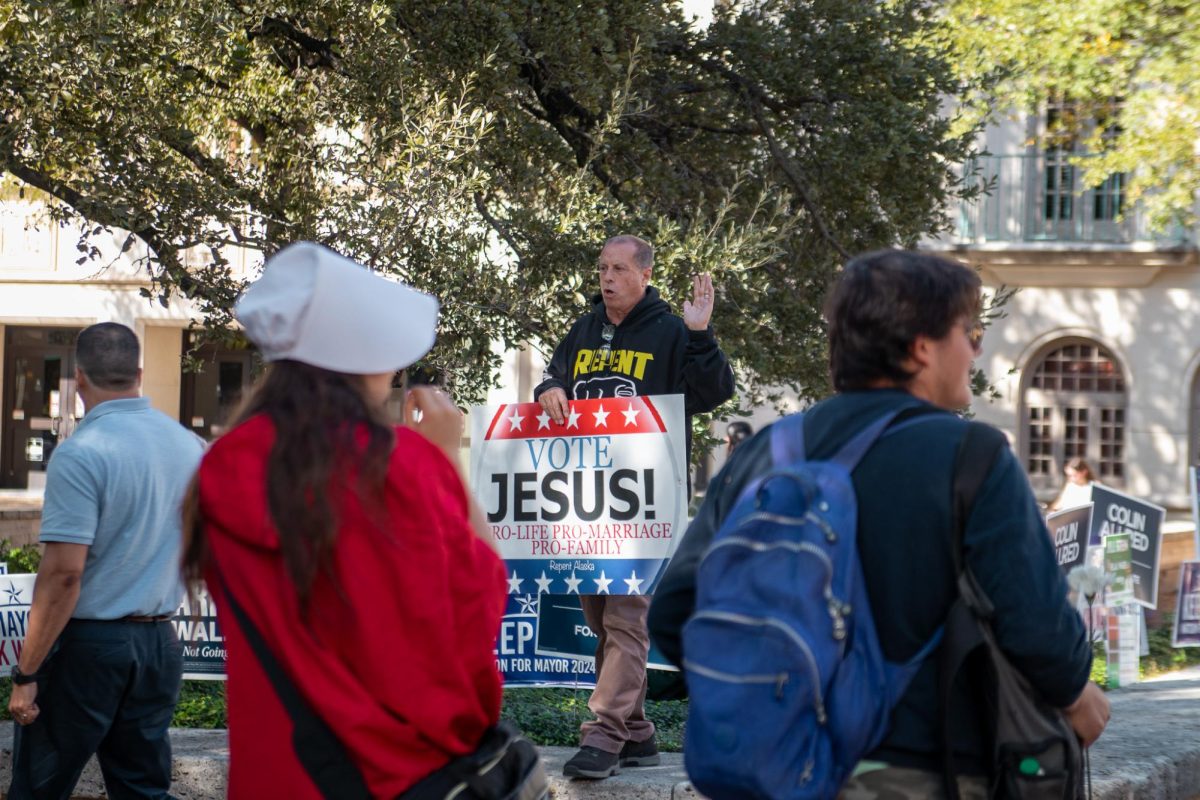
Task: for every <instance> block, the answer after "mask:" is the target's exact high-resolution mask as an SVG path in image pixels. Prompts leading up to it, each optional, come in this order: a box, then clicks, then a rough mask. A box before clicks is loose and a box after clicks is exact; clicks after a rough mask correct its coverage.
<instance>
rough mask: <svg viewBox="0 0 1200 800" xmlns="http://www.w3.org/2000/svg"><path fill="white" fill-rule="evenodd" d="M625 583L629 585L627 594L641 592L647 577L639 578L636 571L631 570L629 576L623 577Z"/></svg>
mask: <svg viewBox="0 0 1200 800" xmlns="http://www.w3.org/2000/svg"><path fill="white" fill-rule="evenodd" d="M623 580H624V581H625V585H626V586H628V587H629V591H628V592H627V594H641V593H642V584H643V583H645V582H646V579H645V578H639V577H638V576H637V573H636V572H630V573H629V577H628V578H624V579H623Z"/></svg>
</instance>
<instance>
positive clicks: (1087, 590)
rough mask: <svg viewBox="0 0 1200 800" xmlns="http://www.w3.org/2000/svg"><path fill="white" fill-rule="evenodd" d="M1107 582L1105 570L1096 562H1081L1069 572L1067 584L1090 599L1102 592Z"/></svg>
mask: <svg viewBox="0 0 1200 800" xmlns="http://www.w3.org/2000/svg"><path fill="white" fill-rule="evenodd" d="M1105 583H1107V580H1106V576H1105V574H1104V570H1102V569H1100V568H1099V567H1097V566H1095V565H1094V564H1080V565H1079V566H1078V567H1073V568H1072V569H1071V571H1070V572H1069V573H1067V585H1068V586H1070V587H1071V588H1072V589H1074V590H1075V591H1077V592H1079V593H1080V594H1081V595H1083V596H1084V597H1086V598H1088V599H1089V600H1090V599H1091V598H1093V597H1095V596H1096V595H1098V594H1100V590H1101V589H1103V588H1104V584H1105Z"/></svg>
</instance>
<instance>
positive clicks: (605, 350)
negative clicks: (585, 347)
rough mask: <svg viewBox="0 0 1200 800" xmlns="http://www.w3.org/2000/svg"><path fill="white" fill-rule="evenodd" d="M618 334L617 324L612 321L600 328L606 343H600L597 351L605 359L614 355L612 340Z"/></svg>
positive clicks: (601, 336)
mask: <svg viewBox="0 0 1200 800" xmlns="http://www.w3.org/2000/svg"><path fill="white" fill-rule="evenodd" d="M616 334H617V326H616V325H613V324H612V323H611V322H610V323H608V324H607V325H605V326H604V327H603V328H601V329H600V338H601V339H603V340H604V344H602V345H600V349H599V350H597V351H596V352H598V353H599V354H600V358H601V359H603V360H604V361H607V360H608V359H609V358H610V357H611V356H612V340H613V336H615V335H616Z"/></svg>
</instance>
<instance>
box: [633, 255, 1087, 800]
mask: <svg viewBox="0 0 1200 800" xmlns="http://www.w3.org/2000/svg"><path fill="white" fill-rule="evenodd" d="M980 310H981V294H980V280H979V277H978V276H977V275H976V274H975V272H973V271H972V270H970V269H968V268H967V267H965V266H963V265H961V264H958V263H955V262H952V261H948V260H945V259H942V258H938V257H936V256H931V255H926V254H920V253H915V252H909V251H901V250H889V251H881V252H876V253H870V254H867V255H862V256H859V257H857V258H855V259H853V260H852V261H850V263H848V264H847V265H846V267H845V269H844V270H843V272H842V273H841V275H840V277H839V279H838V280H837V282H836V284H835V285H834V286H833V288H832V290H831V292H830V295H829V298H828V301H827V304H826V318H827V321H828V326H829V349H830V367H831V373H832V379H833V385H834V388H835V390H836V392H837V393H836V394H835V395H834V396H833V397H830V398H828V399H826V400H824V401H822V402H819V403H817V404H815V405H814V406H812V407H811V408H809V409H808V410H807V411H805V412H804V413H803V414H802V415H793V416H792V417H787V418H784V419H783V420H781V421H779V422H777V423H775V424H774V425H772V426H769V427H768V428H766V429H764V430H762V431H760V432H759V433H758V434H757V435H755V436H754V437H753V438H752V439H750V440H749V441H748V442H746V443H744V444H743V445H741V446H740V447H739V448H738V449H737V451H736V452H735V453H734V454H733V455H732V457H731V458H730V460H729V461H728V462H727V464H726V465H725V467H724V468H723V470H722V471H721V473H720V474H719V475H718V476H717V478H716V479H715V480H714V481H713V483H712V487H713V488H712V489H711V490H710V491H709V493H708V495H707V496H706V498H705V501H704V504H703V506H702V507H701V508H700V510H699V513H698V514H697V517H696V519H695V520H694V521H693V522H692V524H691V526H690V527H689V528H688V531H687V533H686V535H685V536H684V539H683V541H682V542H681V544H680V547H679V550H678V552H677V554H676V556H675V558H674V560H673V561H672V563H671V565H670V566H669V568H668V570H667V573H666V575H665V576H664V578H663V580H662V582H661V584H660V586H659V588H658V590H657V592H656V594H655V597H654V602H653V604H652V606H651V610H650V616H649V627H650V631H651V635H652V637H653V639H654V641H655V643H656V644H657V645H658V646H659V647H660V649H661V650H662V652H663V654H664V655H665V656H666V657H667V658H668V659H669V660H671V661H672V662H673V663H675V664H677V665H679V666H681V667H682V668H683V670H684V672H685V674H686V677H687V681H688V686H689V690H690V693H691V698H692V700H691V704H690V708H689V720H688V731H687V737H686V740H685V749H686V751H687V752H686V756H687V764H688V770H689V774H690V775H691V776H692V778H693V781H694V782H695V783H696V784H697V788H698V789H699V790H700V791H701V792H703V793H705V794H707V795H709V796H712V797H715V798H722V797H745V798H792V797H796V798H799V797H821V798H832V797H837V796H839V792H840V793H841V794H840V796H842V797H845V798H873V797H942V796H946V794H948V793H953V794H954V795H959V794H961V796H966V797H984V796H988V795H989V792H993V793H996V792H997V785H998V783H997V780H998V779H997V777H996V771H997V763H998V762H997V759H998V757H999V756H998V753H1000V751H1001V750H1003V748H999V747H998V745H997V741H998V738H997V735H996V727H997V724H998V723H997V722H996V721H995V720H994V719H993V718H992V715H991V712H990V710H989V708H990V705H989V701H988V700H985V699H984V696H985V695H987V694H988V693H989V692H991V689H990V688H989V686H987V685H985V684H988V682H989V681H988V677H989V676H990V675H991V674H992V673H991V672H989V671H988V670H986V669H984V666H983V664H982V658H980V657H976V658H973V660H971V661H969V662H968V666H967V668H966V669H964V670H960V671H957V672H952V673H950V674H951V675H952V676H954V677H953V679H952V680H947V681H946V686H945V687H942V686H940V685H939V662H940V660H941V659H939V651H941V650H943V648H942V646H941V645H942V642H943V637H945V638H947V639H949V638H951V635H950V633H949V630H950V628H951V627H955V626H951V625H950V624H949V623H948V619H949V618H950V617H951V612H952V610H955V609H958V608H959V607H960V606H961V605H962V601H960V600H959V596H960V588H959V587H960V583H961V584H962V585H963V586H968V587H973V588H974V589H977V590H978V591H977V592H976V593H975V594H977V595H978V597H986V599H987V600H988V601H990V606H991V608H990V609H989V610H990V612H991V613H990V616H989V617H988V619H987V623H988V629H989V631H990V633H988V634H986V635H987V636H991V637H992V640H993V643H994V645H995V648H996V650H997V651H998V653H999V654H1000V655H999V656H998V657H1000V658H1003V659H1005V660H1006V661H1007V663H1008V664H1011V667H1012V672H1013V673H1015V674H1016V676H1017V677H1016V679H1015V680H1017V681H1018V682H1023V683H1024V682H1027V685H1028V688H1029V692H1030V694H1031V695H1033V696H1034V697H1035V698H1036V699H1037V702H1038V703H1044V704H1045V705H1046V706H1047V707H1051V711H1050V715H1051V716H1056V717H1058V718H1059V719H1060V721H1062V723H1063V729H1064V730H1067V736H1068V737H1069V736H1070V732H1071V731H1073V733H1074V735H1075V736H1077V737H1078V740H1079V741H1080V742H1081V743H1082V744H1083V745H1085V746H1086V745H1089V744H1091V743H1092V742H1093V741H1095V739H1096V738H1097V737H1099V735H1100V733H1101V731H1102V730H1103V729H1104V726H1105V725H1106V723H1107V721H1108V715H1109V704H1108V701H1107V699H1106V698H1105V697H1104V694H1103V692H1101V691H1100V689H1099V688H1098V687H1097V686H1096V685H1095V684H1093V683H1091V682H1089V680H1088V675H1089V671H1090V667H1091V660H1092V654H1091V648H1090V647H1089V646H1088V642H1087V637H1086V634H1085V631H1084V627H1083V624H1082V621H1081V620H1080V618H1079V615H1078V613H1076V612H1075V610H1074V608H1072V607H1071V605H1070V604H1069V603H1068V601H1067V586H1066V583H1065V581H1064V579H1063V577H1062V575H1061V574H1060V572H1059V569H1058V566H1057V563H1056V561H1055V558H1054V551H1053V547H1052V546H1051V543H1050V540H1049V537H1048V536H1047V535H1046V530H1045V524H1044V522H1043V521H1042V516H1041V513H1040V510H1039V508H1038V505H1037V501H1036V500H1035V498H1034V496H1033V494H1032V492H1031V490H1030V488H1029V483H1028V480H1027V479H1026V477H1025V474H1024V472H1023V471H1022V469H1021V465H1020V463H1019V462H1018V460H1017V459H1016V458H1015V456H1014V455H1013V453H1012V452H1011V451H1010V450H1009V449H1008V447H1007V446H1005V445H1006V443H1005V442H1004V440H1003V439H1002V438H1001V436H1002V435H1001V434H999V433H998V432H996V431H995V430H994V429H991V428H988V427H987V426H983V425H981V424H980V423H972V422H968V421H967V420H965V419H963V418H961V417H959V416H958V415H957V414H955V413H953V412H955V411H957V410H960V409H964V408H966V407H967V406H968V405H969V404H970V402H971V389H970V383H971V381H970V374H971V364H972V361H973V360H974V358H975V357H976V356H977V355H978V354H979V352H980V343H981V336H982V326H981V325H980V322H979V314H980ZM968 439H969V440H971V442H973V443H974V444H968V443H967V441H966V440H968ZM997 439H999V441H997ZM980 441H983V442H984V444H985V445H988V446H985V447H979V446H978V443H979V442H980ZM967 473H970V474H972V475H975V476H977V479H978V485H977V486H973V487H970V488H967V489H964V488H963V486H962V483H963V478H964V475H966V474H967ZM964 497H966V498H967V499H966V500H965V501H964V500H963V498H964ZM805 537H807V538H805ZM960 556H961V561H962V564H961V567H960V566H959V565H958V564H957V563H956V562H957V561H958V560H959V558H960ZM960 574H961V575H964V580H963V581H962V582H960ZM968 578H969V580H968ZM968 591H969V590H968V589H964V590H963V593H964V594H965V593H967V592H968ZM972 596H974V595H972ZM971 607H972V608H976V607H979V604H974V605H972V606H971ZM956 630H957V628H956ZM947 647H949V644H947ZM978 652H983V651H978ZM991 682H992V683H995V681H991ZM943 693H944V694H945V695H946V696H945V697H943ZM1054 708H1056V709H1061V712H1062V713H1061V715H1058V714H1057V713H1056V712H1054V711H1053V709H1054ZM943 709H944V710H945V711H946V712H947V713H946V716H947V717H948V721H946V720H943V713H942V712H943ZM1067 726H1069V730H1068V728H1067ZM1071 744H1072V746H1073V745H1074V743H1073V742H1072V743H1071ZM718 754H720V755H718ZM1038 755H1039V754H1036V753H1035V754H1032V755H1026V756H1024V757H1022V758H1020V759H1017V760H1016V762H1014V763H1013V764H1012V765H1011V766H1012V769H1013V770H1017V771H1020V772H1022V773H1023V774H1024V773H1027V777H1029V779H1030V780H1032V781H1042V782H1043V783H1045V784H1046V785H1048V784H1049V782H1051V781H1052V779H1057V776H1056V775H1055V774H1051V770H1049V768H1048V766H1047V765H1049V764H1050V762H1051V761H1052V759H1051V758H1050V754H1041V755H1042V756H1043V757H1042V758H1041V760H1040V761H1039V758H1038ZM1000 756H1003V758H1009V759H1010V760H1011V756H1012V754H1011V753H1007V752H1004V753H1000ZM1005 768H1006V769H1007V765H1006V766H1005ZM947 773H949V774H952V775H953V776H954V778H953V779H948V780H944V776H945V775H946V774H947ZM989 779H990V784H989ZM1064 780H1065V779H1064ZM773 781H774V782H773ZM1069 782H1070V781H1065V783H1069ZM1065 783H1064V782H1062V781H1060V784H1061V785H1059V790H1058V791H1059V792H1060V794H1058V795H1057V796H1064V797H1073V796H1074V793H1073V787H1066V788H1063V786H1064V785H1065ZM999 794H1001V795H1004V792H1002V791H1001V792H999ZM1010 796H1011V793H1010ZM1040 796H1048V795H1040Z"/></svg>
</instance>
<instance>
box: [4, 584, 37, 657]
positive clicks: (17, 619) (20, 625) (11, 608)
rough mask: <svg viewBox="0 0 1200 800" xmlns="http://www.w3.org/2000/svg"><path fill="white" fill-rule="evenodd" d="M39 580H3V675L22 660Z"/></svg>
mask: <svg viewBox="0 0 1200 800" xmlns="http://www.w3.org/2000/svg"><path fill="white" fill-rule="evenodd" d="M35 580H37V575H25V574H12V575H4V576H3V577H0V674H3V675H5V676H7V675H8V673H9V671H10V670H11V669H12V668H13V667H15V666H16V665H17V659H19V658H20V657H21V645H22V644H24V642H25V626H26V625H27V624H28V623H29V604H30V603H32V602H33V583H34V581H35Z"/></svg>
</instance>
